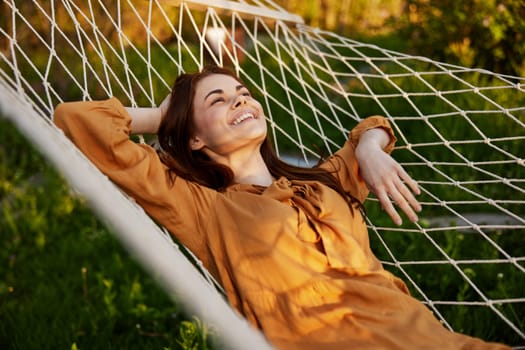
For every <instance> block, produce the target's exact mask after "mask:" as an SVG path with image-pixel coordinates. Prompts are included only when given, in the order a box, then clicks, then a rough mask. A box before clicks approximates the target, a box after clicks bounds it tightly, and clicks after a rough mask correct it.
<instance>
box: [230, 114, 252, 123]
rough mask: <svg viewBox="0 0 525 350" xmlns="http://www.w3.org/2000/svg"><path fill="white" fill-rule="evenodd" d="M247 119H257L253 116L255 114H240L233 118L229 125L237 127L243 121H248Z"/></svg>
mask: <svg viewBox="0 0 525 350" xmlns="http://www.w3.org/2000/svg"><path fill="white" fill-rule="evenodd" d="M249 119H257V117H256V116H255V114H253V113H251V112H246V113H243V114H241V115H240V116H238V117H237V118H235V119H234V120H233V121H232V122H231V123H230V124H231V125H233V126H235V125H239V124H240V123H242V122H243V121H246V120H249Z"/></svg>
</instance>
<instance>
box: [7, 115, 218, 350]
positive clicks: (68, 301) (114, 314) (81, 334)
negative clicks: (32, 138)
mask: <svg viewBox="0 0 525 350" xmlns="http://www.w3.org/2000/svg"><path fill="white" fill-rule="evenodd" d="M0 232H1V233H0V246H1V247H2V249H0V348H2V349H209V348H210V347H211V344H210V339H209V337H207V332H208V331H207V330H206V327H205V326H203V325H202V324H201V322H200V321H199V320H197V319H194V318H191V317H190V316H189V315H187V314H186V313H185V312H184V310H182V309H181V307H180V306H179V305H177V304H175V303H174V302H173V301H172V300H171V299H169V298H168V297H167V296H166V294H165V293H164V291H162V290H161V289H160V288H159V287H158V286H157V285H156V283H155V282H154V281H153V280H152V278H151V277H150V276H149V275H148V274H147V273H145V272H144V271H143V270H142V269H141V268H140V267H139V266H138V265H137V264H136V263H135V262H134V260H132V259H131V258H130V256H129V255H128V253H127V252H126V251H125V250H124V249H123V248H122V246H121V245H120V243H119V242H118V241H116V240H115V238H114V237H113V235H112V234H111V233H110V232H108V230H107V229H106V228H105V227H104V225H103V224H101V222H100V221H99V220H98V219H97V218H96V217H95V216H94V215H93V214H92V212H91V210H90V209H89V208H88V207H87V206H86V205H85V203H83V201H82V199H81V198H79V197H78V196H76V195H75V194H73V193H71V191H70V190H69V188H68V186H67V185H66V184H65V182H64V181H63V180H62V178H61V177H60V175H59V174H58V173H57V172H56V171H54V170H53V169H52V168H51V167H50V166H48V165H47V163H46V162H45V161H44V159H42V157H41V156H40V155H39V154H38V153H37V152H36V151H35V150H33V149H32V147H31V145H30V144H29V143H28V142H27V141H26V140H25V139H24V138H23V137H22V136H21V135H20V134H18V132H17V130H16V128H15V127H14V126H13V125H11V124H10V123H8V122H7V121H5V120H3V119H0Z"/></svg>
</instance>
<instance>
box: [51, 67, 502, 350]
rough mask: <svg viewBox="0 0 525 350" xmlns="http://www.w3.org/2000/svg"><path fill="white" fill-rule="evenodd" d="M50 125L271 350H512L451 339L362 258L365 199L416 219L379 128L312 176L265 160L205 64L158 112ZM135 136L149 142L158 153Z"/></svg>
mask: <svg viewBox="0 0 525 350" xmlns="http://www.w3.org/2000/svg"><path fill="white" fill-rule="evenodd" d="M55 123H56V124H57V125H58V126H59V127H60V128H62V129H63V130H64V132H65V134H66V135H67V136H68V137H69V138H71V140H72V141H73V142H74V143H75V144H76V145H77V146H78V147H79V148H80V149H81V150H82V151H83V152H84V153H85V154H86V155H87V156H88V157H89V158H90V159H91V160H92V161H93V162H94V163H95V164H96V165H97V166H98V167H99V168H100V169H101V170H102V171H103V172H104V173H105V174H106V175H108V176H109V177H110V178H111V179H112V180H113V181H114V182H115V183H116V184H117V185H119V186H120V187H121V188H123V189H124V190H125V191H126V192H127V193H129V194H130V195H131V196H133V197H134V198H135V199H136V200H137V202H138V203H139V204H141V205H142V206H143V207H144V208H145V210H146V211H147V212H148V213H149V214H150V215H151V216H152V217H154V218H155V219H156V220H157V221H159V222H160V223H162V224H163V225H165V226H166V227H167V228H168V229H169V230H170V231H171V232H173V234H174V235H176V236H177V238H178V239H179V240H180V241H181V242H182V243H183V244H185V245H186V246H187V247H188V248H189V249H191V250H192V251H193V252H194V253H195V254H196V255H197V256H198V257H199V258H200V259H201V260H202V261H203V263H204V264H205V266H206V267H207V268H208V270H209V271H210V272H211V273H212V274H213V275H214V276H215V277H216V278H217V279H218V281H220V283H221V284H222V286H223V287H224V289H225V291H226V294H227V297H228V300H229V302H230V303H231V305H232V306H233V307H235V308H236V309H237V310H238V311H239V312H240V313H242V314H243V315H244V316H245V317H246V318H247V319H248V320H249V321H250V322H251V324H253V326H254V327H257V328H259V329H260V330H262V332H263V333H264V334H265V335H266V337H267V338H268V339H269V341H270V342H271V343H272V344H274V345H275V346H276V348H278V349H350V348H352V349H440V350H445V349H508V347H506V346H503V345H499V344H494V343H485V342H483V341H481V340H479V339H475V338H471V337H468V336H465V335H460V334H455V333H452V332H450V331H448V330H446V329H445V328H444V327H443V326H442V325H441V324H440V322H439V321H438V320H437V319H435V318H434V317H433V315H432V314H431V312H430V311H429V310H428V309H427V308H426V307H425V306H424V305H422V304H421V303H420V302H418V301H417V300H416V299H414V298H412V297H411V296H410V295H409V293H408V290H407V288H406V286H405V284H404V283H403V282H402V281H401V280H399V279H398V278H396V277H394V276H393V275H392V274H390V273H389V272H387V271H385V270H384V269H383V267H382V266H381V264H380V262H379V261H378V259H377V258H376V257H375V256H374V255H373V253H372V251H371V250H370V247H369V242H368V235H367V231H366V225H365V222H364V219H363V216H362V214H361V211H360V210H359V209H360V206H361V203H362V202H363V201H364V200H365V198H366V197H367V195H368V191H369V189H370V190H372V191H373V192H374V194H375V195H376V196H377V197H378V198H379V200H380V202H381V204H382V206H383V208H384V209H385V211H386V212H387V213H388V214H389V215H390V216H391V217H392V219H393V220H394V222H395V223H396V224H401V218H400V216H399V214H398V213H397V211H396V210H395V208H394V206H393V204H392V202H391V201H390V198H391V199H392V200H393V201H394V202H395V203H396V204H397V206H398V207H399V208H400V209H401V210H403V212H404V213H405V214H406V215H407V216H408V218H409V219H410V220H412V221H416V220H417V215H416V212H417V211H419V210H421V207H420V204H419V203H418V202H417V200H416V199H415V197H414V196H413V193H414V194H418V193H419V190H418V187H417V183H416V182H415V181H414V180H413V179H411V178H410V176H408V175H407V174H406V172H405V171H404V170H403V169H402V168H401V166H400V165H399V164H398V163H396V162H395V161H394V160H393V159H392V158H391V157H390V155H389V152H390V151H391V150H392V148H393V144H394V142H395V137H394V135H393V133H392V130H391V128H390V127H389V124H388V122H387V121H386V120H385V119H384V118H381V117H371V118H367V119H365V120H364V121H362V122H361V123H359V125H357V126H356V127H355V128H354V129H353V130H352V132H351V133H350V137H349V139H348V141H347V142H346V144H345V145H344V147H343V148H342V149H341V150H339V151H338V152H337V153H336V154H334V155H332V156H331V157H330V158H329V159H328V160H326V161H325V162H324V163H322V164H321V165H320V166H319V167H317V168H313V169H302V168H298V167H293V166H290V165H287V164H285V163H283V162H281V161H280V160H279V159H278V158H277V157H276V156H275V154H274V152H273V151H272V150H271V148H270V143H269V142H268V140H267V130H266V123H265V118H264V112H263V110H262V108H261V105H260V104H259V103H258V102H257V101H256V100H254V99H253V98H252V97H251V95H250V92H249V91H248V89H247V88H246V87H245V86H244V84H243V83H242V82H241V81H240V80H239V79H238V78H237V77H236V76H235V75H233V74H232V73H230V72H229V71H227V70H224V69H221V68H218V67H208V68H206V69H204V70H203V71H202V72H200V73H197V74H193V75H188V74H183V75H181V76H180V77H179V78H178V79H177V80H176V82H175V85H174V87H173V90H172V93H171V94H170V96H169V98H167V99H166V100H165V101H164V102H163V103H162V104H161V106H160V107H159V108H125V107H123V106H122V104H121V103H120V102H119V101H118V100H116V99H115V98H112V99H109V100H106V101H96V102H74V103H65V104H61V105H59V106H57V108H56V111H55ZM130 133H158V136H159V142H160V145H161V147H162V150H163V151H162V152H161V153H160V155H159V154H157V152H156V151H155V150H153V149H152V148H151V147H149V146H147V145H137V144H135V143H134V142H132V141H130V139H129V134H130Z"/></svg>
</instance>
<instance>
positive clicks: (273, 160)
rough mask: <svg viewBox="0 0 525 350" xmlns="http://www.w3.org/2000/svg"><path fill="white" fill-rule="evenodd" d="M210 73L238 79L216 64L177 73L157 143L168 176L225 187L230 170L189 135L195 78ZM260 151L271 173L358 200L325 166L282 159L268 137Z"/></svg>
mask: <svg viewBox="0 0 525 350" xmlns="http://www.w3.org/2000/svg"><path fill="white" fill-rule="evenodd" d="M213 74H224V75H228V76H231V77H233V78H234V79H236V80H237V81H239V82H240V83H241V84H242V81H241V80H240V79H239V77H237V76H236V75H235V74H233V73H232V72H231V71H230V70H228V69H225V68H221V67H218V66H208V67H205V68H204V69H203V70H202V71H201V72H199V73H194V74H186V73H184V74H181V75H179V76H178V77H177V79H176V81H175V84H174V86H173V89H172V93H171V97H170V103H169V106H168V109H167V111H166V114H165V116H164V117H163V118H162V121H161V123H160V126H159V130H158V140H159V144H160V146H161V149H162V150H161V152H160V155H161V159H162V160H163V162H164V163H165V164H166V165H167V166H168V168H169V172H170V175H171V178H172V179H173V178H174V177H175V176H180V177H182V178H184V179H186V180H189V181H193V182H196V183H198V184H201V185H204V186H207V187H210V188H213V189H215V190H218V191H223V190H225V189H226V188H227V187H228V186H230V185H232V184H233V180H234V174H233V171H232V170H231V169H230V168H229V167H227V166H225V165H222V164H219V163H216V162H214V161H213V160H211V159H210V158H209V157H208V156H207V155H206V154H205V153H204V152H201V151H194V150H192V149H191V146H190V139H191V137H192V136H193V135H194V132H195V125H194V120H193V97H194V96H195V89H196V86H197V84H198V82H199V81H201V80H202V79H204V78H205V77H207V76H209V75H213ZM260 152H261V155H262V157H263V159H264V162H265V163H266V166H267V167H268V169H269V171H270V173H271V174H272V176H273V177H275V178H279V177H281V176H284V177H286V178H287V179H289V180H306V181H312V180H314V181H319V182H321V183H322V184H324V185H326V186H328V187H330V188H332V189H333V190H335V191H337V192H338V193H339V194H340V195H341V196H342V197H343V198H345V199H346V200H347V202H348V205H349V207H350V208H351V209H353V207H354V205H357V206H358V207H359V208H361V209H362V205H361V203H360V202H359V201H358V200H357V199H356V198H354V197H353V196H352V195H350V194H349V193H347V192H346V191H345V190H344V189H343V187H342V186H341V184H340V183H339V181H337V179H336V178H335V177H334V176H333V175H332V174H330V173H329V172H328V171H327V170H325V169H322V168H319V167H313V168H303V167H298V166H293V165H290V164H288V163H285V162H283V161H282V160H281V159H280V158H279V157H278V156H277V154H276V153H275V151H274V149H273V148H272V146H271V142H270V141H269V139H268V137H267V138H266V139H265V140H264V141H263V143H262V145H261V149H260Z"/></svg>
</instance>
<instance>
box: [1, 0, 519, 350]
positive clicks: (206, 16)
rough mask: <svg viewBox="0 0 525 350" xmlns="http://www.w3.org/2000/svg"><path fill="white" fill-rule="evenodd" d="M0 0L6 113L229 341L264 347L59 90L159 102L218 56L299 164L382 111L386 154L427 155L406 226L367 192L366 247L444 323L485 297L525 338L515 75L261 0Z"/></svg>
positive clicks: (487, 308)
mask: <svg viewBox="0 0 525 350" xmlns="http://www.w3.org/2000/svg"><path fill="white" fill-rule="evenodd" d="M108 3H109V5H108ZM0 6H1V7H0V8H1V11H2V17H4V18H3V19H0V21H1V24H2V26H1V28H0V49H1V52H0V107H1V114H2V115H3V116H6V117H8V118H10V119H12V120H13V122H14V123H15V124H16V125H17V126H18V127H19V129H20V130H21V131H22V132H23V133H24V134H25V135H26V136H27V138H28V139H29V140H30V141H31V142H32V143H33V144H34V145H35V146H36V147H37V148H38V149H40V150H41V152H42V153H43V154H44V155H45V156H47V158H48V159H49V160H50V161H51V162H52V163H53V164H54V165H55V166H56V167H57V168H58V169H59V171H60V172H61V173H62V174H63V175H64V177H65V178H66V179H67V180H68V181H69V182H70V184H71V185H72V186H73V187H74V188H75V189H76V190H77V191H78V192H79V193H81V194H82V195H83V196H85V197H86V198H87V199H88V202H89V203H90V205H91V206H92V207H93V209H94V210H95V211H96V213H97V214H98V215H99V216H100V217H101V218H103V219H104V220H105V221H106V222H107V223H108V224H109V225H110V226H111V227H112V228H113V229H114V230H113V231H114V233H115V234H116V235H117V236H118V238H120V239H121V241H122V243H123V244H124V245H125V246H126V248H128V249H129V251H130V252H131V254H132V255H133V256H136V257H137V259H138V260H139V262H141V263H142V264H143V265H144V267H145V268H146V269H148V270H149V271H150V272H151V273H152V274H153V275H154V276H155V277H156V278H157V280H158V281H159V283H160V284H161V285H162V286H163V287H165V289H166V291H167V292H168V293H169V294H170V295H174V297H175V298H176V299H177V300H179V301H181V302H182V303H183V304H184V305H185V306H186V307H187V308H188V310H189V311H190V312H193V313H195V314H197V315H198V316H199V317H201V318H202V319H203V320H204V321H205V322H206V323H207V324H209V326H210V327H212V328H213V329H215V330H216V332H217V334H218V335H219V336H220V339H221V340H222V342H223V343H224V345H225V347H226V348H231V349H269V348H271V346H270V345H269V344H267V342H266V341H265V339H264V337H262V336H261V335H260V334H259V333H258V332H255V331H253V329H252V328H251V327H250V326H249V325H248V323H247V322H246V321H244V320H243V319H242V318H241V317H239V316H238V315H237V314H236V313H235V312H233V311H232V309H231V308H230V307H229V306H228V305H227V303H226V302H225V301H224V299H223V297H222V296H221V294H220V293H219V292H217V290H216V287H215V284H214V282H213V280H212V278H211V277H210V276H209V274H207V273H206V271H205V269H203V268H202V266H200V264H199V262H198V261H193V262H191V261H190V260H188V259H187V258H186V256H185V255H184V254H183V253H182V252H181V251H180V249H179V247H178V246H177V245H176V244H175V243H173V241H172V240H171V236H170V235H169V234H168V233H166V232H165V231H163V230H162V229H161V228H159V227H158V226H157V225H156V224H154V223H153V221H152V220H150V219H149V217H148V216H147V215H146V214H145V213H144V212H143V211H142V210H141V208H140V207H138V206H137V205H136V204H134V202H133V201H132V200H130V199H129V198H128V197H126V196H125V195H123V194H122V193H121V192H120V191H119V190H118V189H117V188H116V187H115V186H114V185H113V184H112V183H111V182H110V181H108V180H107V178H105V177H104V176H103V175H101V173H100V172H99V171H98V170H97V169H96V168H94V167H93V166H92V165H91V163H90V162H89V161H87V160H86V158H84V156H83V155H82V154H81V153H80V152H78V151H77V150H76V148H75V147H74V146H73V145H72V144H71V143H70V142H69V140H67V139H66V138H65V137H64V136H63V134H62V133H61V132H60V131H59V130H57V129H56V128H55V127H54V126H53V124H52V122H51V120H52V113H53V109H54V107H55V105H56V104H57V103H58V102H61V101H63V100H65V99H73V98H76V99H95V98H96V99H100V98H105V97H108V96H117V97H119V98H120V99H121V100H122V101H123V102H124V103H127V104H128V105H132V106H134V105H141V106H146V105H152V106H154V105H155V104H156V103H159V102H160V101H161V100H162V99H163V97H164V96H165V95H166V94H167V93H168V91H169V89H170V87H171V84H172V81H173V79H174V78H175V76H176V75H177V74H179V73H180V72H183V71H190V72H191V71H196V70H197V69H199V68H202V67H203V66H204V65H205V64H206V63H207V62H212V63H215V64H220V65H223V64H224V65H229V66H231V67H233V69H235V71H236V72H237V73H238V74H239V76H240V77H241V78H242V79H243V80H244V81H246V82H247V83H248V85H250V87H251V88H252V90H253V93H254V94H256V95H257V96H258V98H259V99H260V101H261V102H262V103H263V105H264V107H265V112H266V114H267V118H268V123H269V127H270V131H271V133H272V135H273V136H274V137H273V139H274V140H275V147H276V149H277V150H278V152H280V154H281V155H282V156H286V155H288V154H291V153H293V154H294V156H295V158H294V159H297V158H299V159H300V162H299V163H300V164H308V163H309V162H310V160H311V159H316V158H317V157H318V152H317V149H316V148H315V147H314V146H312V144H317V146H319V147H321V148H324V149H325V150H326V153H327V154H329V153H331V152H333V151H335V150H337V149H338V147H340V145H341V143H342V142H344V139H345V137H346V134H347V132H348V131H349V130H350V129H351V128H352V126H353V125H355V124H356V122H357V121H358V120H360V118H362V117H365V116H367V115H370V114H382V115H384V116H386V117H387V118H389V120H390V121H391V123H392V125H393V127H394V129H395V132H396V134H397V136H398V138H399V142H398V146H397V148H396V150H395V153H394V156H395V157H396V158H398V157H400V159H401V162H402V165H403V166H404V167H405V169H406V170H407V171H408V172H409V173H411V172H414V173H418V171H420V170H423V172H419V173H421V174H424V175H419V176H418V177H417V178H416V180H418V182H419V184H420V187H421V189H422V192H423V195H422V196H421V198H420V200H421V202H422V204H423V207H424V209H423V213H422V215H423V216H424V218H423V219H422V220H420V222H419V223H418V224H405V225H404V226H402V227H394V226H392V225H391V224H389V223H388V222H387V221H384V222H383V221H381V220H379V221H377V222H376V220H375V218H373V217H372V216H373V212H374V210H375V209H374V208H376V209H377V207H378V205H377V202H375V201H374V200H373V199H371V200H370V201H369V202H370V203H369V205H370V206H369V207H367V209H368V210H369V212H370V213H372V214H371V215H370V216H369V218H371V219H369V231H370V236H371V239H372V241H373V242H375V243H374V244H375V246H374V247H373V248H374V249H375V250H378V251H379V252H380V254H379V253H378V254H379V257H380V258H381V259H382V261H383V263H384V265H385V267H387V268H389V269H390V270H392V271H393V272H395V273H396V274H398V275H400V276H401V277H402V278H403V279H404V280H405V281H407V283H408V284H409V286H410V288H411V289H412V291H413V293H414V295H415V296H416V297H417V298H419V299H420V300H421V301H422V302H424V303H425V304H426V305H427V306H428V307H429V308H430V309H431V310H432V311H433V312H434V313H435V315H436V316H437V317H438V318H439V319H440V320H441V321H442V322H443V323H444V324H445V326H447V327H448V328H450V329H453V330H458V331H462V330H463V328H464V324H462V323H461V321H462V320H459V321H458V320H451V319H450V318H447V316H446V315H447V312H446V311H447V310H449V309H451V308H460V307H461V308H466V309H467V310H468V312H467V314H471V313H472V314H473V315H476V313H475V312H476V310H480V309H482V310H483V312H484V314H485V315H486V314H488V315H489V316H488V317H491V320H493V322H494V324H498V325H499V326H498V331H497V332H504V333H505V334H506V335H505V336H509V335H510V337H511V338H512V339H514V343H513V344H511V345H513V346H515V348H516V349H525V346H524V345H525V330H524V328H525V325H524V324H525V312H524V310H525V253H524V249H523V246H525V180H524V176H523V175H524V174H525V160H524V155H525V79H524V78H520V77H510V76H503V75H499V74H495V73H492V72H488V71H485V70H479V69H469V68H465V67H459V66H454V65H450V64H445V63H442V62H436V61H432V60H430V59H428V58H425V57H415V56H410V55H405V54H401V53H398V52H393V51H390V50H385V49H382V48H380V47H377V46H374V45H369V44H366V43H361V42H357V41H353V40H351V39H348V38H345V37H341V36H339V35H337V34H335V33H331V32H325V31H322V30H319V29H315V28H311V27H308V26H306V25H304V24H303V22H302V19H301V18H300V17H298V16H294V15H292V14H289V13H287V12H286V11H284V10H283V9H282V8H280V7H279V6H277V5H276V4H274V3H273V2H272V1H263V0H259V1H258V0H253V1H206V0H200V1H168V0H165V1H162V0H152V1H147V2H146V1H131V0H127V1H126V0H114V1H102V0H99V1H97V0H88V1H78V0H47V1H46V0H33V1H15V0H3V1H2V3H1V5H0ZM232 33H233V34H232ZM213 38H216V39H215V41H214V39H213ZM217 38H218V39H217ZM254 67H255V68H254ZM400 105H402V106H403V109H402V112H400V110H399V109H398V107H399V106H400ZM487 120H489V121H490V123H488V125H489V127H486V125H487ZM484 125H485V126H484ZM472 147H475V148H476V149H478V150H479V149H481V154H479V153H480V152H478V153H476V152H473V151H471V150H472ZM419 173H418V174H419ZM474 208H475V210H474ZM425 213H432V214H425ZM473 213H477V214H473ZM430 215H432V216H430ZM372 221H373V222H372ZM451 233H452V234H451ZM392 236H402V237H409V238H410V239H418V240H420V242H421V247H420V248H418V249H417V251H421V252H424V253H425V254H423V255H417V254H416V255H415V256H416V258H412V259H407V258H405V257H404V256H405V255H404V254H405V253H406V252H405V251H404V247H399V246H393V245H391V244H390V243H389V241H390V239H391V237H392ZM447 237H448V238H447ZM450 237H453V238H454V237H455V238H454V239H455V240H468V241H469V244H475V245H476V247H478V245H479V249H478V250H477V251H479V254H477V253H473V254H472V255H471V256H470V255H469V256H457V254H456V253H455V251H454V249H450V246H449V245H448V244H449V243H450V241H448V240H447V239H450ZM508 237H510V238H513V237H514V238H516V237H522V238H521V240H516V239H515V240H513V241H512V242H521V243H522V244H521V245H520V244H516V243H513V244H505V243H504V242H505V240H504V239H503V238H505V239H506V238H508ZM144 242H147V244H144ZM407 249H408V248H407ZM474 251H476V250H474ZM195 267H198V268H199V267H200V270H201V273H199V272H198V271H197V269H196V268H195ZM489 267H490V268H493V269H492V270H490V271H499V272H497V273H494V276H492V277H493V280H492V281H493V283H489V284H492V285H487V283H486V282H478V280H477V275H479V274H483V271H485V269H487V268H489ZM494 267H495V269H494ZM429 271H431V272H430V273H429ZM440 274H447V276H456V277H457V279H458V280H459V281H460V284H461V285H462V287H461V288H463V289H462V290H463V292H465V291H467V292H468V293H466V294H465V293H463V294H462V293H460V292H458V293H456V294H455V295H456V296H457V295H460V296H459V297H454V298H455V299H452V300H451V299H447V298H443V297H442V296H439V295H436V294H435V292H434V290H433V289H434V287H435V286H436V284H434V287H432V284H430V285H429V286H427V285H426V284H424V283H422V282H421V281H422V280H429V279H430V280H432V279H434V280H436V281H437V285H439V284H440V280H439V278H438V277H440V276H436V275H440ZM505 279H507V280H509V279H511V280H512V281H513V282H515V283H514V284H515V285H517V286H521V288H517V289H516V288H509V289H506V288H504V286H503V287H502V288H503V292H501V293H500V294H497V293H495V292H494V291H493V289H491V288H493V287H494V285H496V284H498V283H499V284H501V283H503V284H504V283H505V282H504V280H505ZM489 280H490V279H489ZM502 281H503V282H502ZM458 288H459V287H458ZM500 289H501V288H500ZM465 295H467V296H465ZM473 317H475V316H473ZM458 322H459V323H458ZM468 322H469V321H468V319H467V318H465V320H464V323H465V324H466V323H468ZM458 324H459V326H458ZM497 335H498V334H497ZM502 337H503V335H502ZM502 339H503V338H502ZM505 339H508V338H505Z"/></svg>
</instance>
